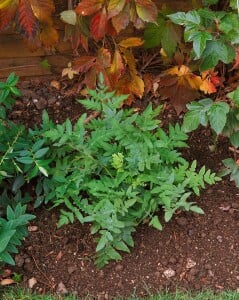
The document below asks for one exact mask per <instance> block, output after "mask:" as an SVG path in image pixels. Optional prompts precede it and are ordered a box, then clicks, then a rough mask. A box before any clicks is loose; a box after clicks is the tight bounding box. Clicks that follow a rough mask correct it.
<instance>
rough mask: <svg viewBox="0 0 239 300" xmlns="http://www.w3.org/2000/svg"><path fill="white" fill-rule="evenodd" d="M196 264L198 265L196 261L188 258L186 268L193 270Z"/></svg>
mask: <svg viewBox="0 0 239 300" xmlns="http://www.w3.org/2000/svg"><path fill="white" fill-rule="evenodd" d="M196 264H197V263H196V262H195V261H194V260H192V259H191V258H188V259H187V264H186V268H187V269H191V268H193V267H195V266H196Z"/></svg>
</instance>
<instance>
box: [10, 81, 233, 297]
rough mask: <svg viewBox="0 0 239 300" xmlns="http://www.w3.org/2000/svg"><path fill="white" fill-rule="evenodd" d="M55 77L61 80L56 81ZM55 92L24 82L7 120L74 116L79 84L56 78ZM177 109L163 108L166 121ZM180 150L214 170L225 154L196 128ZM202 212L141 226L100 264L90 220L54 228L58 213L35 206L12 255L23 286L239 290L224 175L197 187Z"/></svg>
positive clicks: (95, 290)
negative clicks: (127, 249)
mask: <svg viewBox="0 0 239 300" xmlns="http://www.w3.org/2000/svg"><path fill="white" fill-rule="evenodd" d="M58 83H59V82H58ZM60 86H61V88H60V89H59V90H58V87H57V89H56V88H54V87H49V81H47V82H45V83H42V82H40V81H31V82H25V83H24V84H22V85H21V89H22V94H23V97H22V99H20V100H18V101H17V103H16V105H15V108H14V111H13V112H12V113H11V118H13V119H15V120H21V122H25V123H26V124H29V125H31V126H32V125H33V124H35V123H39V122H40V116H41V111H42V109H47V110H48V112H49V114H50V115H51V116H52V118H53V119H54V121H55V122H61V121H62V120H64V119H65V118H66V117H67V116H68V117H70V118H71V119H73V120H74V119H76V118H78V116H79V115H80V114H81V113H82V108H81V106H80V104H78V103H76V102H75V95H74V94H70V93H69V92H67V91H69V90H70V91H72V90H73V91H75V92H76V89H77V85H75V86H74V83H72V86H70V87H69V86H67V85H66V84H65V83H64V82H60ZM173 116H174V114H173V113H172V112H171V111H170V110H166V111H165V114H164V118H165V120H168V119H170V118H171V119H173ZM189 144H190V148H189V149H186V150H185V156H186V157H187V158H188V159H189V160H193V159H197V160H198V162H199V164H200V165H202V164H205V165H206V166H207V167H208V168H212V169H213V170H214V171H216V170H218V169H220V167H221V160H222V159H223V158H226V157H228V156H229V155H230V153H229V152H228V145H227V143H226V142H225V141H224V140H223V139H222V140H221V141H220V142H219V147H218V150H217V151H216V152H212V153H211V154H210V152H209V150H208V145H209V144H211V137H210V132H209V131H206V130H204V129H200V130H199V131H198V132H197V133H194V134H193V135H192V136H191V138H190V141H189ZM194 200H195V201H197V202H198V204H199V206H200V207H201V208H203V210H204V211H205V215H196V214H193V213H184V212H180V213H178V214H177V215H175V217H174V218H173V220H172V221H170V222H169V223H168V224H164V230H163V231H162V232H159V231H157V230H155V229H152V228H149V227H148V226H147V224H145V225H141V226H140V227H139V228H138V230H137V232H136V233H135V235H134V240H135V247H134V248H133V249H132V251H131V253H130V254H123V260H122V261H120V262H111V263H110V264H109V265H108V266H106V267H105V268H104V269H102V270H98V269H96V267H95V266H94V254H95V252H94V249H95V244H94V241H93V239H92V237H91V236H90V235H89V229H90V227H89V225H84V226H82V225H80V224H79V223H75V224H73V225H68V226H65V227H62V228H61V229H57V227H56V223H57V218H58V215H57V214H58V213H57V211H54V210H45V209H43V208H40V209H38V210H36V211H35V212H34V213H35V214H36V215H37V218H36V220H34V221H33V222H32V224H31V225H32V226H36V227H32V228H30V229H31V230H32V231H31V232H30V234H29V237H28V238H27V239H26V240H25V242H24V243H23V247H22V248H21V250H20V252H19V254H18V255H17V256H16V258H15V259H16V264H17V266H16V267H15V268H14V271H15V272H17V273H20V274H23V285H25V286H29V279H32V278H34V280H35V282H36V283H35V284H34V287H33V289H34V290H37V291H38V292H46V291H51V292H53V291H54V292H55V291H58V292H63V293H67V292H71V293H72V292H73V293H75V294H77V295H79V296H85V295H93V296H94V297H96V298H98V299H110V298H111V297H112V296H116V295H122V296H129V295H131V294H132V293H133V292H135V293H137V295H139V296H143V295H145V294H147V292H148V291H149V290H150V291H151V292H155V291H157V290H163V289H165V288H168V289H170V290H173V289H175V288H176V287H178V288H179V289H192V290H201V289H204V288H211V289H213V290H215V291H218V290H224V289H232V290H236V289H238V288H239V238H238V228H239V190H238V189H236V188H235V186H234V183H231V182H230V181H229V179H228V178H226V179H225V180H223V181H221V182H220V183H218V184H217V185H215V186H213V187H208V188H207V189H206V190H205V191H202V193H201V196H200V198H195V199H194Z"/></svg>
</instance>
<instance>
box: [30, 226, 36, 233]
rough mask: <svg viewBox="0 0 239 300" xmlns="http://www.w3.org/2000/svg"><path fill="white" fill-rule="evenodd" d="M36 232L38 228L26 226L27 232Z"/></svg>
mask: <svg viewBox="0 0 239 300" xmlns="http://www.w3.org/2000/svg"><path fill="white" fill-rule="evenodd" d="M37 230H38V226H28V231H29V232H36V231H37Z"/></svg>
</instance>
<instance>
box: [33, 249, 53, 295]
mask: <svg viewBox="0 0 239 300" xmlns="http://www.w3.org/2000/svg"><path fill="white" fill-rule="evenodd" d="M30 255H31V257H32V259H33V261H34V263H35V265H36V268H37V269H38V271H39V272H40V273H41V274H42V276H43V277H44V278H45V279H46V280H47V282H50V283H47V282H44V281H41V280H39V281H40V282H41V283H43V284H45V285H47V286H49V287H50V288H51V289H52V290H53V289H54V288H55V284H54V283H53V282H52V280H50V279H49V278H48V277H47V276H46V274H45V273H44V272H42V270H41V269H40V268H39V266H38V264H37V262H36V259H35V257H34V256H33V255H32V254H30Z"/></svg>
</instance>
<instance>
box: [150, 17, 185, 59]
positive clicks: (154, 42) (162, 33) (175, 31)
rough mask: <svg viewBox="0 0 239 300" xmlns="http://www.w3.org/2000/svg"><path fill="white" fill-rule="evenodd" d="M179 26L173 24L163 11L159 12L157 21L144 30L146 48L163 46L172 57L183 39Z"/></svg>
mask: <svg viewBox="0 0 239 300" xmlns="http://www.w3.org/2000/svg"><path fill="white" fill-rule="evenodd" d="M181 35H182V34H181V31H180V28H179V26H176V25H175V24H173V23H172V22H171V21H170V20H169V19H168V18H167V17H166V15H165V14H164V13H163V12H160V13H159V14H158V18H157V21H156V22H155V23H149V24H147V25H146V28H145V30H144V40H145V43H144V46H145V48H153V47H157V46H161V47H162V48H163V49H164V51H165V53H166V54H167V55H168V56H169V57H172V56H173V54H174V53H175V50H176V47H177V45H178V43H179V42H180V39H181Z"/></svg>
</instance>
